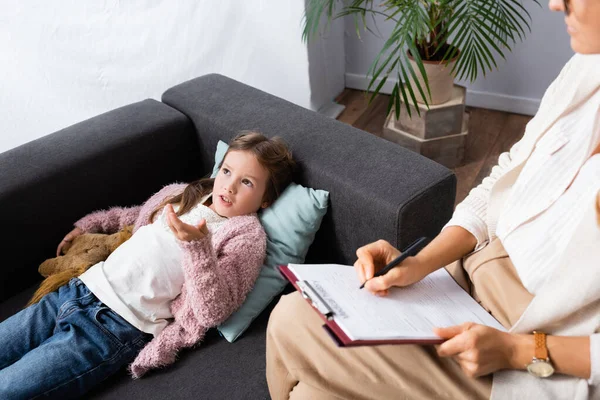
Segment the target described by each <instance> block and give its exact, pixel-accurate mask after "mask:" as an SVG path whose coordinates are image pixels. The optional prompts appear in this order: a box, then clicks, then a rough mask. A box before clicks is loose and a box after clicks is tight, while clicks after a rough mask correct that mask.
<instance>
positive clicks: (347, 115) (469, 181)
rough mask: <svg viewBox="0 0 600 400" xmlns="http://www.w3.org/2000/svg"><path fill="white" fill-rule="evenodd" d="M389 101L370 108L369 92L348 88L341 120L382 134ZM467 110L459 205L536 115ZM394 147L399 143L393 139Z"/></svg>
mask: <svg viewBox="0 0 600 400" xmlns="http://www.w3.org/2000/svg"><path fill="white" fill-rule="evenodd" d="M388 100H389V96H387V95H380V96H378V97H377V98H376V99H375V100H373V102H372V103H371V105H370V106H368V107H367V104H368V101H369V97H367V95H366V94H365V92H363V91H359V90H353V89H345V90H344V91H343V92H342V93H341V94H340V95H339V96H338V97H337V99H336V101H337V102H338V103H339V104H343V105H344V106H346V109H345V110H344V111H343V112H342V114H340V116H339V117H338V120H340V121H342V122H345V123H347V124H350V125H352V126H354V127H356V128H359V129H362V130H365V131H367V132H370V133H372V134H374V135H377V136H381V134H382V131H383V124H384V122H385V119H386V110H387V104H388ZM466 111H467V112H468V113H469V114H470V115H469V135H468V136H467V145H466V148H465V159H464V162H463V164H462V165H461V166H459V167H457V168H454V170H453V171H454V173H455V174H456V177H457V181H458V186H457V190H456V204H458V203H460V202H461V201H462V200H463V199H464V198H465V197H466V196H467V194H468V193H469V191H470V190H471V188H473V187H475V186H477V185H479V184H480V183H481V181H482V180H483V178H485V177H486V176H488V175H489V173H490V171H491V170H492V167H493V166H494V165H496V163H497V162H498V156H499V155H500V154H501V153H502V152H505V151H507V150H509V149H510V148H511V146H512V145H513V144H514V143H515V142H517V141H518V140H519V139H520V138H521V136H523V132H525V125H526V124H527V123H528V122H529V120H530V119H531V118H532V117H531V116H528V115H521V114H511V113H507V112H503V111H493V110H487V109H483V108H474V107H467V110H466ZM390 146H398V145H397V144H395V143H392V142H390Z"/></svg>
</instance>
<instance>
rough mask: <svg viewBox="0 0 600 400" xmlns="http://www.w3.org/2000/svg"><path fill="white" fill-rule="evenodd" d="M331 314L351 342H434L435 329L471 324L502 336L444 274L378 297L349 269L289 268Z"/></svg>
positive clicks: (330, 266) (324, 266)
mask: <svg viewBox="0 0 600 400" xmlns="http://www.w3.org/2000/svg"><path fill="white" fill-rule="evenodd" d="M288 267H289V268H290V270H291V271H292V272H293V273H294V275H296V278H298V280H301V281H307V282H308V283H309V284H310V285H311V286H312V287H313V288H314V290H315V291H316V292H317V293H318V294H319V295H320V296H321V297H322V298H323V300H324V301H325V302H326V303H327V305H328V306H329V308H330V309H332V310H333V311H334V317H333V319H334V320H335V322H336V323H337V324H338V325H339V326H340V328H342V329H343V330H344V332H346V334H347V335H348V337H349V338H350V339H352V340H369V339H373V340H382V339H416V338H418V339H436V338H438V337H437V336H436V335H435V334H434V333H433V328H434V327H446V326H452V325H460V324H462V323H464V322H475V323H478V324H482V325H488V326H491V327H493V328H496V329H499V330H502V331H506V329H505V328H504V327H503V326H502V325H501V324H500V323H499V322H498V321H496V319H494V318H493V317H492V316H491V315H490V314H489V313H488V312H487V311H486V310H485V309H484V308H483V307H481V306H480V305H479V304H478V303H477V302H476V301H475V300H474V299H473V298H472V297H471V296H469V294H467V293H466V292H465V291H464V290H463V289H462V288H461V287H460V286H459V285H458V284H457V283H456V282H455V281H454V279H452V277H451V276H450V274H448V272H447V271H446V270H445V269H443V268H442V269H439V270H438V271H436V272H434V273H432V274H430V275H429V276H427V277H426V278H425V279H423V280H422V281H421V282H418V283H416V284H414V285H411V286H408V287H404V288H397V287H394V288H392V289H390V292H389V294H388V295H387V296H386V297H378V296H375V295H373V294H371V293H370V292H369V291H368V290H366V289H359V286H360V282H359V280H358V278H357V275H356V272H355V270H354V268H353V267H349V266H346V265H337V264H289V265H288Z"/></svg>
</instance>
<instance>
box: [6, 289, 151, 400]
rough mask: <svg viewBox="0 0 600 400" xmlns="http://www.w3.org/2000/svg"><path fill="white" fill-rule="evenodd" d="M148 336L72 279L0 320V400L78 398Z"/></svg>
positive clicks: (128, 357) (134, 352)
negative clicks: (0, 321)
mask: <svg viewBox="0 0 600 400" xmlns="http://www.w3.org/2000/svg"><path fill="white" fill-rule="evenodd" d="M151 338H152V335H149V334H147V333H144V332H142V331H140V330H138V329H137V328H135V327H134V326H132V325H131V324H130V323H129V322H127V321H125V320H124V319H123V318H122V317H120V316H119V315H117V314H116V313H115V312H114V311H112V310H111V309H110V308H108V307H107V306H105V305H104V304H103V303H102V302H100V300H98V298H97V297H96V296H94V294H93V293H92V292H90V290H89V289H88V288H87V286H85V284H84V283H83V282H82V281H81V280H79V279H78V278H74V279H71V281H70V282H69V283H68V284H67V285H64V286H62V287H61V288H60V289H59V290H58V291H56V292H53V293H50V294H48V295H46V296H44V297H43V298H42V300H40V302H39V303H37V304H34V305H32V306H30V307H27V308H26V309H24V310H22V311H20V312H19V313H17V314H15V315H13V316H12V317H10V318H8V319H7V320H5V321H4V322H2V323H0V399H3V400H9V399H19V400H21V399H30V398H37V397H44V398H46V397H48V398H60V399H66V398H72V397H78V396H81V395H82V394H84V393H85V392H87V391H88V390H89V389H91V388H92V387H94V386H95V385H97V384H98V383H99V382H101V381H102V380H104V379H106V378H108V377H109V376H110V375H112V374H114V373H116V372H118V371H119V370H120V369H121V368H122V367H123V366H124V365H126V364H128V363H130V362H131V361H133V359H134V358H135V356H136V355H137V354H138V352H139V351H140V350H141V349H142V347H144V346H145V344H146V343H147V342H148V341H149V340H150V339H151Z"/></svg>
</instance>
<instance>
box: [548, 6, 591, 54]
mask: <svg viewBox="0 0 600 400" xmlns="http://www.w3.org/2000/svg"><path fill="white" fill-rule="evenodd" d="M565 1H566V5H567V8H568V15H566V16H565V23H566V24H567V32H569V35H571V48H573V50H574V51H575V52H576V53H581V54H595V53H600V0H550V5H549V6H550V9H551V10H553V11H562V12H565Z"/></svg>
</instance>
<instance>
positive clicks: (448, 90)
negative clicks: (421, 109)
mask: <svg viewBox="0 0 600 400" xmlns="http://www.w3.org/2000/svg"><path fill="white" fill-rule="evenodd" d="M457 58H458V54H457V55H456V57H454V58H453V59H452V60H450V61H448V63H447V64H444V63H442V62H440V61H426V60H422V62H423V67H425V73H426V74H427V78H428V80H429V89H430V91H431V98H428V99H427V100H428V104H429V105H430V106H431V105H436V104H442V103H445V102H447V101H448V100H450V98H451V97H452V88H453V86H454V77H453V76H452V74H451V73H450V71H452V68H453V67H454V64H456V59H457ZM408 60H409V63H410V64H411V65H412V67H413V69H414V71H415V74H416V75H417V78H418V81H419V84H420V85H421V88H422V89H423V93H425V95H426V96H428V94H427V86H425V80H424V79H423V76H422V75H421V71H420V70H419V67H417V64H416V63H415V61H414V59H413V58H412V56H411V55H410V52H409V53H408ZM410 83H411V85H412V88H413V91H414V92H415V97H416V99H417V102H419V103H422V104H424V103H425V101H424V100H423V97H422V96H421V93H419V89H417V87H416V85H415V84H414V79H413V78H412V76H411V77H410Z"/></svg>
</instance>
